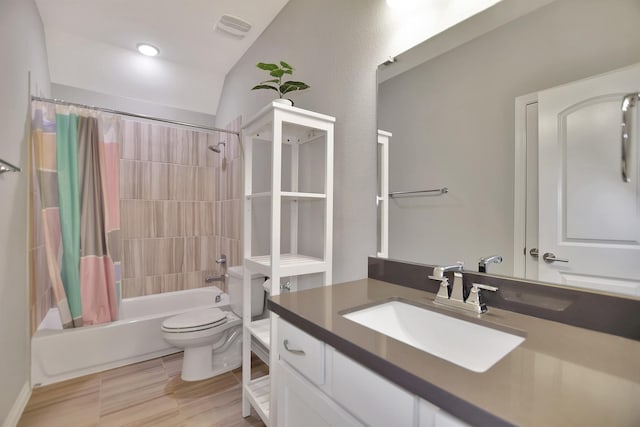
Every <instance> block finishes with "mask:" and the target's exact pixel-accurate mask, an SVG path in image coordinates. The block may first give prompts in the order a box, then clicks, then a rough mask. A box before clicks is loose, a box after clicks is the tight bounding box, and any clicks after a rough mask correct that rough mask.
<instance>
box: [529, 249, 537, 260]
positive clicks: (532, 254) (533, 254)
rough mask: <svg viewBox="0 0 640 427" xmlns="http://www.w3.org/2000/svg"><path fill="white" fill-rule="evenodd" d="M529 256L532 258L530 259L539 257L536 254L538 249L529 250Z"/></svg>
mask: <svg viewBox="0 0 640 427" xmlns="http://www.w3.org/2000/svg"><path fill="white" fill-rule="evenodd" d="M529 255H531V256H532V257H534V258H538V255H540V254H539V253H538V248H533V249H531V250H530V251H529Z"/></svg>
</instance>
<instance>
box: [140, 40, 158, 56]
mask: <svg viewBox="0 0 640 427" xmlns="http://www.w3.org/2000/svg"><path fill="white" fill-rule="evenodd" d="M138 52H140V53H141V54H143V55H146V56H156V55H157V54H158V53H160V50H158V48H157V47H155V46H152V45H150V44H149V43H138Z"/></svg>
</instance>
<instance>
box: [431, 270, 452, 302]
mask: <svg viewBox="0 0 640 427" xmlns="http://www.w3.org/2000/svg"><path fill="white" fill-rule="evenodd" d="M429 279H433V280H438V281H439V282H440V288H439V289H438V293H437V294H436V299H441V298H444V299H449V279H447V278H446V277H434V276H429Z"/></svg>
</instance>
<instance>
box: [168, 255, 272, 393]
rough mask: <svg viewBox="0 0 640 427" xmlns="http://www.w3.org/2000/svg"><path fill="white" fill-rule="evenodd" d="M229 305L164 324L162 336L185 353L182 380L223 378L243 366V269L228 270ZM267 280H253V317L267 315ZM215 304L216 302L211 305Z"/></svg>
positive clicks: (184, 314) (173, 319)
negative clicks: (221, 376) (265, 301)
mask: <svg viewBox="0 0 640 427" xmlns="http://www.w3.org/2000/svg"><path fill="white" fill-rule="evenodd" d="M228 270H229V271H228V274H229V276H228V288H229V302H230V305H227V306H222V307H211V308H206V309H202V310H194V311H189V312H186V313H182V314H179V315H177V316H173V317H170V318H168V319H166V320H165V321H164V322H162V328H161V329H162V336H163V338H164V339H165V341H167V342H168V343H169V344H171V345H173V346H175V347H178V348H182V349H184V359H183V361H182V374H181V378H182V379H183V380H184V381H199V380H205V379H207V378H211V377H213V376H216V375H220V374H222V373H224V372H227V371H230V370H232V369H235V368H237V367H239V366H241V364H242V318H241V316H242V276H243V268H242V266H238V267H230V268H229V269H228ZM264 282H265V277H264V276H262V275H259V274H254V275H252V276H251V286H252V287H253V291H252V292H251V293H252V295H254V296H255V295H256V294H257V295H258V296H257V297H255V298H254V300H253V301H252V304H251V308H252V310H251V313H252V315H253V316H258V315H260V314H262V313H263V312H264V288H263V287H262V285H263V284H264ZM212 302H213V301H212Z"/></svg>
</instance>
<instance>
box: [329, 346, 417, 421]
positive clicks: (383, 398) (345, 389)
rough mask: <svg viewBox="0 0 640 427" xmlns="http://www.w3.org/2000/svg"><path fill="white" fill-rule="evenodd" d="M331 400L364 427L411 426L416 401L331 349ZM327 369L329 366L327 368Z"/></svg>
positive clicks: (401, 389) (401, 390)
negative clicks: (363, 424)
mask: <svg viewBox="0 0 640 427" xmlns="http://www.w3.org/2000/svg"><path fill="white" fill-rule="evenodd" d="M329 358H331V361H330V363H331V369H330V370H329V371H328V372H329V374H330V380H331V382H330V384H331V385H330V388H331V392H330V393H331V396H332V397H333V398H334V399H335V401H336V402H340V404H341V405H343V406H344V407H345V408H347V409H348V410H349V412H351V413H352V414H353V415H355V416H356V417H358V419H360V420H362V421H363V422H364V423H366V424H367V425H368V426H372V427H389V426H413V425H414V418H415V417H414V411H415V402H416V397H415V396H414V395H412V394H410V393H409V392H408V391H406V390H404V389H403V388H401V387H399V386H398V385H396V384H394V383H392V382H390V381H389V380H387V379H386V378H383V377H382V376H380V375H378V374H376V373H375V372H373V371H371V370H369V369H368V368H365V367H364V366H362V365H360V364H359V363H357V362H354V361H353V360H351V359H350V358H348V357H347V356H344V355H343V354H342V353H339V352H338V351H336V350H335V349H333V348H331V349H328V351H327V359H329ZM327 365H328V366H329V362H328V364H327Z"/></svg>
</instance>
